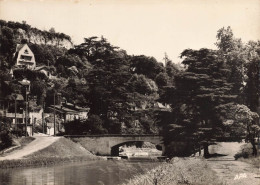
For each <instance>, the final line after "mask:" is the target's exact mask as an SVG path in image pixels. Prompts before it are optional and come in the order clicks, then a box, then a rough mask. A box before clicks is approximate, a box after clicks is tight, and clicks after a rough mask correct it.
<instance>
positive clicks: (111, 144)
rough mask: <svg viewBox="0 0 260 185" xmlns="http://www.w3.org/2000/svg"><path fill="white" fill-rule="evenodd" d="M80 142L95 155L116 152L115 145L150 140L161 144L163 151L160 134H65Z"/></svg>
mask: <svg viewBox="0 0 260 185" xmlns="http://www.w3.org/2000/svg"><path fill="white" fill-rule="evenodd" d="M65 137H69V138H70V139H72V140H73V141H75V142H77V143H80V144H81V145H82V146H83V147H84V148H86V149H87V150H89V151H91V152H92V153H94V154H96V155H112V153H113V154H114V153H116V154H117V149H116V148H117V147H119V146H121V145H123V144H124V143H129V142H138V141H144V142H150V143H153V144H155V145H161V146H162V151H163V153H164V145H163V141H162V139H163V138H162V136H160V135H85V136H65Z"/></svg>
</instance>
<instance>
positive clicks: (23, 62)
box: [14, 44, 36, 69]
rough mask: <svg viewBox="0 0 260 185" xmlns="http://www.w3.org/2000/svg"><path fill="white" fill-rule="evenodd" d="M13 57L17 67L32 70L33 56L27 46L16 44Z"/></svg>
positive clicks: (34, 64)
mask: <svg viewBox="0 0 260 185" xmlns="http://www.w3.org/2000/svg"><path fill="white" fill-rule="evenodd" d="M14 57H15V60H16V63H15V65H16V66H17V67H27V68H29V69H34V68H35V66H36V62H35V57H34V54H33V52H32V51H31V49H30V48H29V46H28V45H27V44H17V46H16V52H15V54H14Z"/></svg>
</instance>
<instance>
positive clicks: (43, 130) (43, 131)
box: [42, 102, 45, 134]
mask: <svg viewBox="0 0 260 185" xmlns="http://www.w3.org/2000/svg"><path fill="white" fill-rule="evenodd" d="M44 104H45V103H44V102H43V111H42V133H43V134H45V128H44V127H45V125H44V108H45V106H44Z"/></svg>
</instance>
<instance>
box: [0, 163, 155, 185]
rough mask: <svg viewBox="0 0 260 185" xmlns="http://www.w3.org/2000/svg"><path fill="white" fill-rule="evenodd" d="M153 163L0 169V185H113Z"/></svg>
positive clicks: (74, 164) (144, 169)
mask: <svg viewBox="0 0 260 185" xmlns="http://www.w3.org/2000/svg"><path fill="white" fill-rule="evenodd" d="M158 164H159V163H156V162H131V161H90V162H81V163H70V164H64V165H56V166H48V167H37V168H15V169H5V170H0V184H1V185H95V184H97V185H103V184H105V185H116V184H121V183H123V182H125V181H126V180H127V179H129V178H131V177H132V176H133V175H135V174H138V173H144V172H145V171H146V170H149V169H151V168H154V167H156V166H158Z"/></svg>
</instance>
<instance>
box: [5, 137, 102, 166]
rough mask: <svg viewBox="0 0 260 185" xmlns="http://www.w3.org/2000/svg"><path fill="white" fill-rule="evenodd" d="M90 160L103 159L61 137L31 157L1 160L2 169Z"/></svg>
mask: <svg viewBox="0 0 260 185" xmlns="http://www.w3.org/2000/svg"><path fill="white" fill-rule="evenodd" d="M13 153H14V154H13V155H15V154H16V153H18V151H16V152H15V151H13ZM88 160H102V158H101V157H98V156H95V155H93V154H91V153H90V152H89V151H88V150H86V149H85V148H83V147H82V146H81V145H79V144H77V143H74V142H73V141H71V140H69V139H66V138H63V137H61V138H59V139H58V140H57V141H55V142H54V143H52V144H51V145H49V146H47V147H46V148H43V149H41V150H39V151H36V152H34V153H32V154H30V155H27V156H24V157H21V158H14V159H9V158H8V156H7V160H0V168H14V167H28V166H45V165H52V164H58V163H65V162H76V161H88Z"/></svg>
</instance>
